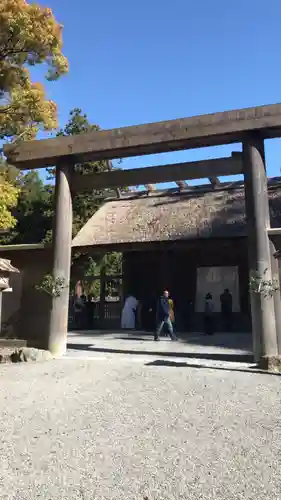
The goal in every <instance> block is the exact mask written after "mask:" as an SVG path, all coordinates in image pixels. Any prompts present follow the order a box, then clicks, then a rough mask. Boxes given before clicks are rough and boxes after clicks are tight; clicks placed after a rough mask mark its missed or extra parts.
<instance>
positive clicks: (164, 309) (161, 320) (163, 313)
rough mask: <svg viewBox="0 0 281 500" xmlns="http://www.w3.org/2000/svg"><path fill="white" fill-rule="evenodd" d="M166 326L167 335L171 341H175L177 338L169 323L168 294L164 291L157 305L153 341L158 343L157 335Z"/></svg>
mask: <svg viewBox="0 0 281 500" xmlns="http://www.w3.org/2000/svg"><path fill="white" fill-rule="evenodd" d="M164 325H165V326H167V328H168V333H169V336H170V338H171V340H177V337H176V336H175V334H174V329H173V325H172V321H171V307H170V304H169V292H168V290H165V291H164V293H163V295H162V297H160V299H159V301H158V305H157V328H156V332H155V335H154V340H155V341H158V340H160V339H159V335H160V333H161V331H162V329H163V327H164Z"/></svg>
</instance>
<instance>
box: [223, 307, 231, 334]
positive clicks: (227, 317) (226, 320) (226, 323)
mask: <svg viewBox="0 0 281 500" xmlns="http://www.w3.org/2000/svg"><path fill="white" fill-rule="evenodd" d="M222 325H223V329H224V331H225V332H231V330H232V313H229V312H223V313H222Z"/></svg>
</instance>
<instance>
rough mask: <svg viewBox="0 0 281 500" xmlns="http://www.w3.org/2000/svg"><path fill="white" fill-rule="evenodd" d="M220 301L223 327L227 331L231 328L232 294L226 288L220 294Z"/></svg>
mask: <svg viewBox="0 0 281 500" xmlns="http://www.w3.org/2000/svg"><path fill="white" fill-rule="evenodd" d="M220 301H221V315H222V322H223V329H224V331H225V332H229V331H231V330H232V295H231V293H230V291H229V290H228V288H226V289H225V290H224V292H223V293H222V294H221V296H220Z"/></svg>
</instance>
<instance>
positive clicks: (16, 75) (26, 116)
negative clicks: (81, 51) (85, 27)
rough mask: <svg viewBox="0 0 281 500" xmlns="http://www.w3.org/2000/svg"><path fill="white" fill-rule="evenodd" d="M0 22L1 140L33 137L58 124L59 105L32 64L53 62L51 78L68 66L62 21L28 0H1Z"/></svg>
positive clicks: (48, 72)
mask: <svg viewBox="0 0 281 500" xmlns="http://www.w3.org/2000/svg"><path fill="white" fill-rule="evenodd" d="M0 26H1V30H0V139H6V138H19V137H20V138H24V139H29V138H33V137H35V136H36V134H37V132H38V130H39V129H40V128H41V129H43V130H51V129H53V128H56V126H57V109H56V104H55V103H54V102H53V101H50V100H47V99H46V97H45V92H44V88H43V85H42V84H41V83H33V82H32V81H31V78H30V75H29V72H28V70H27V67H28V66H35V65H37V64H42V63H45V64H47V66H48V71H47V74H46V78H47V79H48V80H50V81H51V80H56V79H57V78H59V77H60V75H62V74H64V73H66V72H67V71H68V63H67V59H66V58H65V57H64V56H63V54H62V26H61V25H59V24H58V23H57V22H56V20H55V17H54V15H53V13H52V11H51V9H48V8H43V7H41V6H39V5H37V4H34V3H32V4H30V3H28V2H26V1H25V0H1V2H0Z"/></svg>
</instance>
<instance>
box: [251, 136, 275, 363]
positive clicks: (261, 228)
mask: <svg viewBox="0 0 281 500" xmlns="http://www.w3.org/2000/svg"><path fill="white" fill-rule="evenodd" d="M243 156H244V177H245V200H246V216H247V223H248V251H249V270H250V275H251V274H254V273H258V275H260V276H262V277H263V278H264V279H267V280H271V279H272V273H271V256H270V248H269V238H268V235H267V229H268V227H269V220H268V219H269V216H268V213H269V210H268V193H267V177H266V170H265V164H264V145H263V140H262V139H260V138H259V136H257V135H251V136H248V138H247V139H246V140H245V141H244V142H243ZM250 294H251V315H252V331H253V344H254V356H255V360H256V361H259V360H260V359H261V358H262V357H267V356H275V355H276V354H277V339H276V325H275V314H274V299H273V297H267V298H266V297H264V295H263V294H260V293H255V292H250Z"/></svg>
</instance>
